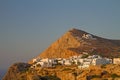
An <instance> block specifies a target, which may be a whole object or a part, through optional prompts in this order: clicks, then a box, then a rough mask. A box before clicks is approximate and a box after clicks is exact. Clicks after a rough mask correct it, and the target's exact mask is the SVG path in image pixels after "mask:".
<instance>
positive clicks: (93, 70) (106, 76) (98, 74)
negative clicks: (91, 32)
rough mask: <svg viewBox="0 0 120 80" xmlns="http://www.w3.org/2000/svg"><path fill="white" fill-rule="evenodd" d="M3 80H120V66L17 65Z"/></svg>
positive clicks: (13, 66)
mask: <svg viewBox="0 0 120 80" xmlns="http://www.w3.org/2000/svg"><path fill="white" fill-rule="evenodd" d="M24 65H26V68H25V67H24ZM20 66H21V67H20ZM3 80H120V65H114V64H109V65H101V66H90V68H88V69H78V68H77V66H56V67H55V68H40V67H38V68H35V69H31V68H30V67H29V64H25V63H16V64H14V65H12V66H11V67H10V68H9V70H8V73H7V74H6V76H5V77H4V78H3Z"/></svg>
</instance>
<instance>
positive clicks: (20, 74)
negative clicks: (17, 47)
mask: <svg viewBox="0 0 120 80" xmlns="http://www.w3.org/2000/svg"><path fill="white" fill-rule="evenodd" d="M29 67H30V64H28V63H15V64H13V65H12V66H11V67H10V68H9V69H8V72H7V73H6V75H5V76H4V78H3V80H22V78H24V79H26V74H24V72H26V71H27V70H28V69H29ZM26 80H27V79H26Z"/></svg>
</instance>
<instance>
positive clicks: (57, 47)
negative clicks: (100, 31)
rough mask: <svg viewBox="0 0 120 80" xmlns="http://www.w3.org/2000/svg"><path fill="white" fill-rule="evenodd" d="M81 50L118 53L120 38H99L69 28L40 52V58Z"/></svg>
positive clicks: (108, 53) (106, 53)
mask: <svg viewBox="0 0 120 80" xmlns="http://www.w3.org/2000/svg"><path fill="white" fill-rule="evenodd" d="M82 52H88V53H89V54H99V55H101V56H106V57H116V56H119V55H120V40H110V39H105V38H101V37H98V36H95V35H92V34H90V33H87V32H85V31H82V30H78V29H71V30H69V31H68V32H66V33H65V34H64V35H63V36H62V37H60V38H59V39H58V40H57V41H55V42H54V43H53V44H51V45H50V46H49V47H48V48H47V49H46V50H45V51H43V52H42V53H40V55H39V56H38V57H41V58H56V57H57V58H58V57H61V58H67V57H70V56H73V55H80V54H81V53H82Z"/></svg>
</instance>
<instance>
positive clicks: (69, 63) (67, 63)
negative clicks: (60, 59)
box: [64, 59, 72, 66]
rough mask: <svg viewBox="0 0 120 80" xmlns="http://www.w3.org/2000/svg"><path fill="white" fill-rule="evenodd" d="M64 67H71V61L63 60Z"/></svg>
mask: <svg viewBox="0 0 120 80" xmlns="http://www.w3.org/2000/svg"><path fill="white" fill-rule="evenodd" d="M64 61H65V62H64V65H67V66H70V65H72V63H71V61H70V60H69V59H66V60H64Z"/></svg>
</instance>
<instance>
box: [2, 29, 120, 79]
mask: <svg viewBox="0 0 120 80" xmlns="http://www.w3.org/2000/svg"><path fill="white" fill-rule="evenodd" d="M3 80H120V40H111V39H105V38H102V37H98V36H95V35H92V34H90V33H87V32H85V31H82V30H78V29H75V28H73V29H71V30H69V31H67V32H66V33H65V34H64V35H63V36H61V37H60V38H59V39H58V40H56V41H55V42H54V43H52V44H51V45H50V46H49V47H48V48H47V49H46V50H45V51H43V52H42V53H40V54H39V55H38V56H36V57H35V58H33V59H31V60H30V61H29V62H28V63H15V64H13V65H12V66H11V67H10V68H9V69H8V72H7V73H6V75H5V76H4V78H3Z"/></svg>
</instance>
